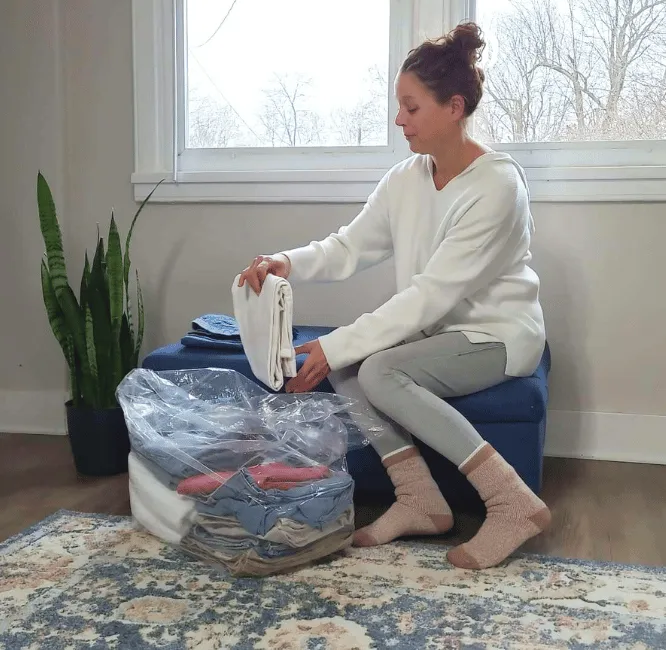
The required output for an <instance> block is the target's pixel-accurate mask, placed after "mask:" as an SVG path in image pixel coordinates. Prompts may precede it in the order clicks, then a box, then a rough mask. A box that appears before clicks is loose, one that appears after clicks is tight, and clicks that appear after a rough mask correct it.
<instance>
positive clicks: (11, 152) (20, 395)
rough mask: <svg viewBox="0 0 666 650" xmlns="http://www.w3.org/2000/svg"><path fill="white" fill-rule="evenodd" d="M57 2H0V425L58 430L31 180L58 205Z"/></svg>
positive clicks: (54, 357) (56, 379)
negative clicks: (42, 181)
mask: <svg viewBox="0 0 666 650" xmlns="http://www.w3.org/2000/svg"><path fill="white" fill-rule="evenodd" d="M59 49H60V39H59V25H58V3H57V2H55V1H54V0H4V1H3V2H2V10H1V15H0V87H1V88H2V91H1V96H2V110H1V111H0V115H1V118H0V143H1V145H0V146H1V153H0V156H1V157H0V220H1V223H2V233H1V234H0V277H2V282H0V305H1V307H0V313H1V314H2V317H1V318H0V341H1V343H0V430H1V429H2V428H6V429H9V428H14V429H21V430H30V431H33V430H34V431H41V430H44V429H52V428H60V427H62V422H63V417H62V398H63V395H64V391H63V378H64V376H65V375H64V363H63V361H62V357H61V355H60V349H59V347H58V346H57V344H54V341H53V340H52V339H51V337H50V334H49V330H48V322H47V320H46V317H45V315H44V308H43V303H42V299H41V285H40V273H39V267H40V260H41V256H42V252H43V250H44V245H43V242H42V240H41V234H40V231H39V220H38V212H37V198H36V197H37V194H36V180H37V171H38V170H39V169H41V170H42V172H43V173H44V174H45V175H46V176H47V178H48V179H49V183H50V185H51V187H52V189H53V192H54V195H55V197H56V200H57V201H58V204H59V206H60V207H61V208H62V209H64V203H63V200H64V194H63V191H64V182H65V174H64V167H63V163H64V159H63V145H64V141H65V130H64V113H63V102H62V96H63V90H64V87H63V83H62V81H63V80H62V75H61V69H62V68H61V66H60V56H59Z"/></svg>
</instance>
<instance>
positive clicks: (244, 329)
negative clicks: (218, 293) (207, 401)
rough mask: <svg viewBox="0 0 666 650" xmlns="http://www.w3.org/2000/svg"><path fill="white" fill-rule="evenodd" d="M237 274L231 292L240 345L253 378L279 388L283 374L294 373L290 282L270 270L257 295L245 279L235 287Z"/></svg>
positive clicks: (294, 358) (273, 387)
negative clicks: (240, 285)
mask: <svg viewBox="0 0 666 650" xmlns="http://www.w3.org/2000/svg"><path fill="white" fill-rule="evenodd" d="M239 278H240V276H239V275H238V276H236V278H235V280H234V283H233V286H232V288H231V295H232V299H233V304H234V316H235V317H236V321H237V322H238V330H239V332H240V337H241V342H242V343H243V349H244V351H245V354H246V355H247V358H248V361H249V362H250V368H251V369H252V372H253V373H254V375H255V376H256V377H257V379H259V380H260V381H262V382H263V383H264V384H266V386H268V387H269V388H272V389H273V390H280V389H281V388H282V385H283V383H284V378H285V377H295V376H296V353H295V352H294V342H293V329H292V328H293V305H294V302H293V296H292V291H291V285H290V284H289V282H287V280H285V279H284V278H280V277H278V276H276V275H272V274H270V275H268V276H266V280H265V281H264V285H263V287H262V289H261V293H260V294H259V295H258V296H257V295H256V294H255V293H254V291H253V290H252V289H251V287H250V285H249V284H248V283H247V282H246V283H245V285H244V286H242V287H239V286H238V280H239Z"/></svg>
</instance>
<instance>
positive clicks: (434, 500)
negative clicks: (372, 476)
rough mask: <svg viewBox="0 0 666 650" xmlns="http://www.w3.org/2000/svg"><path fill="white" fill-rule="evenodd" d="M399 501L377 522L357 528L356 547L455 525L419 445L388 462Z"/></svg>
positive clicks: (384, 542)
mask: <svg viewBox="0 0 666 650" xmlns="http://www.w3.org/2000/svg"><path fill="white" fill-rule="evenodd" d="M384 466H385V467H386V469H387V471H388V474H389V476H390V478H391V481H392V482H393V485H394V486H395V495H396V502H395V503H394V504H393V505H392V506H391V507H390V508H389V509H388V511H387V512H386V513H384V514H383V515H382V516H381V517H380V518H379V519H377V521H375V522H374V523H372V524H370V525H369V526H366V527H365V528H361V529H360V530H357V531H356V533H355V534H354V546H377V545H379V544H386V543H388V542H390V541H392V540H394V539H397V538H398V537H403V536H405V535H436V534H438V533H445V532H447V531H448V530H450V529H451V527H452V526H453V515H452V513H451V509H450V508H449V504H448V503H447V502H446V500H445V499H444V497H443V496H442V493H441V492H440V491H439V488H438V487H437V483H435V481H434V480H433V478H432V476H431V475H430V470H429V469H428V466H427V465H426V463H425V461H424V460H423V458H422V457H421V455H420V454H419V452H418V450H417V449H416V448H415V447H411V448H409V449H406V450H405V451H403V452H400V453H398V454H396V455H395V456H391V457H389V458H388V459H386V461H385V462H384Z"/></svg>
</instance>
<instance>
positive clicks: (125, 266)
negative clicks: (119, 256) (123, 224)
mask: <svg viewBox="0 0 666 650" xmlns="http://www.w3.org/2000/svg"><path fill="white" fill-rule="evenodd" d="M163 182H164V179H162V180H161V181H160V182H159V183H157V185H155V187H153V189H152V190H151V191H150V194H148V196H147V197H146V198H145V199H144V200H143V201H142V202H141V205H140V206H139V209H138V210H137V211H136V213H135V214H134V218H133V219H132V223H131V225H130V227H129V230H128V231H127V240H126V241H125V260H124V263H123V277H124V280H125V288H126V289H127V287H128V285H129V271H130V264H131V261H130V255H129V252H130V242H131V240H132V233H133V232H134V224H135V223H136V220H137V219H138V218H139V215H140V214H141V211H142V210H143V207H144V206H145V205H146V203H148V201H149V200H150V197H151V196H152V195H153V193H154V192H155V190H156V189H157V188H158V187H159V186H160V185H161V184H162V183H163Z"/></svg>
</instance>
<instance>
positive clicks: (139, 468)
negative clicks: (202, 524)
mask: <svg viewBox="0 0 666 650" xmlns="http://www.w3.org/2000/svg"><path fill="white" fill-rule="evenodd" d="M128 470H129V495H130V507H131V509H132V516H133V517H134V518H135V519H136V521H137V522H138V523H139V524H141V525H142V526H143V527H144V528H145V529H146V530H147V531H148V532H149V533H152V534H153V535H155V536H156V537H159V538H160V539H163V540H164V541H165V542H169V543H170V544H178V543H180V541H181V540H182V539H183V537H185V535H187V533H188V532H189V531H190V529H191V528H192V525H193V523H194V520H195V519H196V515H197V511H196V508H195V507H194V501H193V500H192V499H190V498H188V497H184V496H182V495H181V494H178V493H177V492H175V491H174V490H170V489H169V488H168V487H167V486H166V485H164V484H163V483H161V482H160V481H158V480H157V478H156V477H155V475H154V474H153V473H152V472H151V471H150V470H149V469H148V468H147V467H146V465H145V464H144V463H143V462H142V461H141V460H140V459H139V458H138V457H137V455H136V454H135V453H134V452H130V455H129V458H128Z"/></svg>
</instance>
